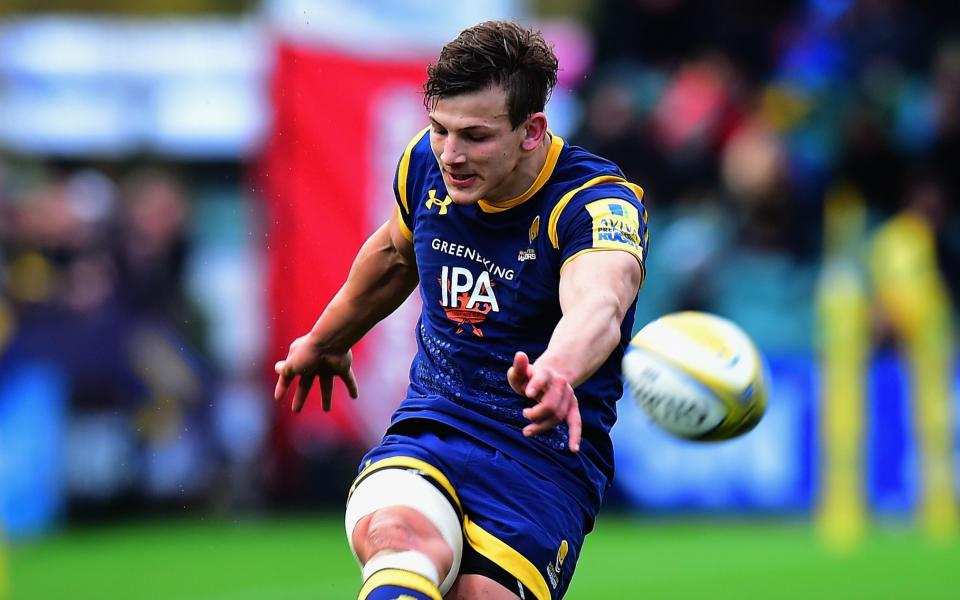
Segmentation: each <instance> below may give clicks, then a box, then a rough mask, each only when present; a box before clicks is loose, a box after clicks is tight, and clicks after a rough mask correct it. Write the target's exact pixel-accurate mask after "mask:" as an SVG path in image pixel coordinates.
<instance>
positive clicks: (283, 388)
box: [273, 375, 292, 402]
mask: <svg viewBox="0 0 960 600" xmlns="http://www.w3.org/2000/svg"><path fill="white" fill-rule="evenodd" d="M290 381H292V378H291V377H285V376H283V375H280V376H279V377H277V387H275V388H273V399H274V400H276V401H277V402H280V401H281V400H283V397H284V396H286V395H287V389H288V388H289V387H290Z"/></svg>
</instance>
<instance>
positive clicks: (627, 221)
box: [586, 198, 642, 253]
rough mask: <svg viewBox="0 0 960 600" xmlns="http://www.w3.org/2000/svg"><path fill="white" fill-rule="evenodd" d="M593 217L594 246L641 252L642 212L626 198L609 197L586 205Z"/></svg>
mask: <svg viewBox="0 0 960 600" xmlns="http://www.w3.org/2000/svg"><path fill="white" fill-rule="evenodd" d="M586 209H587V212H589V213H590V216H591V217H592V219H593V247H594V248H614V249H619V250H627V251H630V252H634V253H639V252H641V251H642V250H641V249H642V245H641V242H640V214H639V211H638V210H637V207H636V206H634V205H632V204H630V203H629V202H627V201H626V200H621V199H618V198H607V199H605V200H597V201H595V202H591V203H590V204H587V206H586Z"/></svg>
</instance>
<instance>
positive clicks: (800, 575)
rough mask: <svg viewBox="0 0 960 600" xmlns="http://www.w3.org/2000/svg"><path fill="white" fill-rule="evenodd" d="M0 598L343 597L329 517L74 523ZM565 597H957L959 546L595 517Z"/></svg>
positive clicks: (20, 557) (29, 548)
mask: <svg viewBox="0 0 960 600" xmlns="http://www.w3.org/2000/svg"><path fill="white" fill-rule="evenodd" d="M9 567H10V577H11V581H10V584H11V585H10V594H11V595H10V597H9V600H47V599H51V600H52V599H68V600H88V599H89V600H94V599H95V600H109V599H114V598H116V599H122V600H135V599H144V600H148V599H156V600H267V599H269V600H294V599H298V600H299V599H307V598H311V599H350V598H354V597H355V594H356V591H357V589H358V585H359V581H358V578H359V575H358V569H357V568H356V566H355V564H354V562H353V558H352V557H351V556H350V553H349V550H348V549H347V547H346V546H345V542H344V540H343V530H342V520H341V519H340V517H339V516H337V517H333V516H331V517H329V518H305V519H300V520H263V521H238V522H224V521H188V522H184V521H177V522H152V523H146V524H129V525H112V526H109V527H99V528H87V529H74V530H68V531H65V532H62V533H59V534H56V535H54V536H52V537H49V538H47V539H44V540H41V541H39V542H34V543H30V544H24V545H18V546H14V547H13V548H12V550H11V553H10V556H9ZM567 598H569V599H574V600H578V599H579V600H587V599H590V600H592V599H598V598H599V599H606V598H611V599H620V598H624V599H632V598H638V599H640V598H642V599H645V600H646V599H660V598H698V599H699V598H710V599H711V600H719V599H723V598H731V599H734V598H735V599H737V600H743V599H751V598H763V599H781V598H783V599H790V598H796V599H798V600H799V599H802V600H811V599H814V600H826V599H832V598H843V599H848V598H869V599H871V600H878V599H886V598H889V599H900V598H910V599H911V600H913V599H918V600H922V599H939V598H943V599H947V598H951V599H955V598H960V544H958V543H953V544H951V545H940V546H935V545H931V544H928V543H927V542H925V541H924V540H923V539H922V538H921V537H920V535H919V534H917V533H916V532H914V531H913V530H911V529H906V528H900V529H892V528H878V529H875V530H874V531H873V532H872V533H871V534H870V535H869V537H868V538H867V539H866V540H865V542H864V544H863V546H862V547H861V548H860V550H859V551H857V552H856V553H853V554H850V555H847V556H843V557H839V556H833V555H830V554H828V553H826V552H825V551H824V550H823V549H822V548H821V547H820V545H819V544H818V543H817V540H816V539H815V537H814V535H813V533H812V530H811V528H810V527H809V526H808V525H805V524H796V523H770V522H763V523H757V522H750V521H743V522H737V523H733V522H719V523H718V522H714V521H698V522H690V521H685V522H677V523H664V522H660V521H646V520H635V519H629V518H623V517H617V516H610V515H601V520H600V522H599V523H598V527H597V530H596V531H595V532H594V533H593V534H591V535H590V536H589V537H588V538H587V544H586V548H585V550H584V555H583V557H582V558H581V560H580V564H579V565H578V567H577V572H576V575H575V576H574V579H573V585H572V587H571V589H570V592H569V593H568V594H567Z"/></svg>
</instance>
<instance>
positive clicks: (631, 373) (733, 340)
mask: <svg viewBox="0 0 960 600" xmlns="http://www.w3.org/2000/svg"><path fill="white" fill-rule="evenodd" d="M623 378H624V382H625V383H626V385H627V389H628V390H629V395H630V396H632V397H633V399H634V400H635V401H636V402H637V404H639V405H640V407H641V408H642V409H643V410H644V412H645V413H646V414H647V415H648V416H649V417H650V419H651V420H652V421H653V422H654V423H656V424H657V425H658V426H660V427H661V428H662V429H664V430H666V431H668V432H669V433H672V434H674V435H676V436H679V437H681V438H685V439H689V440H726V439H730V438H734V437H737V436H739V435H743V434H744V433H746V432H748V431H750V430H751V429H753V428H754V427H755V426H756V425H757V423H759V422H760V419H761V417H763V413H764V410H765V409H766V405H767V389H766V384H765V381H764V368H763V360H762V358H761V356H760V353H759V352H758V351H757V348H756V346H755V345H754V343H753V341H752V340H751V339H750V337H749V336H748V335H747V334H746V333H745V332H744V331H743V330H742V329H741V328H740V327H739V326H737V325H736V324H734V323H732V322H731V321H728V320H727V319H724V318H721V317H718V316H716V315H712V314H708V313H703V312H693V311H688V312H678V313H672V314H668V315H665V316H663V317H660V318H659V319H656V320H655V321H652V322H650V323H649V324H647V325H646V326H644V327H643V329H641V330H640V331H639V332H637V334H636V335H635V336H634V338H633V339H632V340H631V341H630V344H629V346H628V347H627V351H626V353H625V354H624V357H623Z"/></svg>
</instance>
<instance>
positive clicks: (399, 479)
mask: <svg viewBox="0 0 960 600" xmlns="http://www.w3.org/2000/svg"><path fill="white" fill-rule="evenodd" d="M427 72H428V79H427V82H426V84H425V85H424V91H425V105H426V106H427V108H428V110H429V120H430V126H429V127H428V128H426V129H424V130H423V131H421V132H420V133H419V134H418V135H417V136H416V137H414V139H413V140H412V141H411V142H410V144H409V145H408V146H407V148H406V150H405V151H404V153H403V155H402V157H401V159H400V163H399V166H398V168H397V173H396V178H395V181H394V193H395V195H396V198H397V204H398V209H397V212H396V213H395V215H394V216H393V217H392V218H391V219H390V220H389V221H388V222H387V223H385V224H384V225H383V226H382V227H380V229H378V230H377V231H376V232H375V233H374V234H373V235H372V236H371V237H370V238H369V239H368V240H367V242H366V243H365V244H364V245H363V247H362V248H361V249H360V251H359V253H358V255H357V258H356V260H355V262H354V264H353V267H352V269H351V271H350V274H349V276H348V277H347V281H346V283H344V285H343V287H342V288H341V289H340V291H339V292H338V293H337V295H336V296H335V297H334V298H333V300H331V302H330V304H329V305H328V306H327V307H326V309H325V310H324V311H323V313H322V314H321V315H320V318H319V319H318V320H317V322H316V324H315V325H314V326H313V328H312V329H311V330H310V331H309V332H308V333H307V334H306V335H304V336H302V337H300V338H298V339H297V340H295V341H294V342H293V343H292V344H291V346H290V352H289V354H288V355H287V358H286V359H285V360H282V361H280V362H278V363H277V365H276V371H277V374H278V375H279V379H278V381H277V387H276V392H275V395H276V398H277V399H278V400H280V399H282V398H283V397H284V395H285V394H286V392H287V390H288V388H290V387H291V386H292V385H293V383H294V381H295V380H296V378H297V377H299V382H298V383H297V385H296V386H295V391H294V397H293V410H294V411H299V410H301V409H302V407H303V404H304V402H305V400H306V398H307V393H308V392H309V390H310V387H311V384H312V383H313V381H314V379H319V381H320V393H321V399H322V404H323V408H324V410H328V409H329V406H330V398H331V390H332V387H333V379H334V378H340V379H341V380H343V382H344V383H345V384H346V386H347V389H348V390H349V392H350V395H351V396H353V397H356V396H357V382H356V380H355V378H354V374H353V371H352V369H351V366H350V365H351V354H350V348H351V347H352V346H353V345H354V344H355V343H356V342H357V341H358V340H359V339H360V338H361V337H362V336H363V335H364V334H365V333H366V332H367V331H368V330H369V329H370V328H371V327H372V326H373V325H374V324H375V323H377V322H378V321H379V320H380V319H382V318H384V317H385V316H386V315H388V314H389V313H391V312H392V311H393V310H395V309H396V308H397V307H398V306H399V305H400V304H401V303H402V302H403V300H404V299H405V298H406V297H407V296H408V295H409V294H410V293H411V292H412V291H413V290H414V288H416V287H417V284H418V283H419V289H420V295H421V298H422V300H423V310H422V313H421V316H420V320H419V322H418V324H417V329H416V336H417V344H418V352H417V355H416V357H415V359H414V361H413V365H412V368H411V371H410V387H409V390H408V392H407V397H406V399H405V400H404V401H403V402H402V403H401V405H400V407H399V408H398V409H397V411H396V413H395V414H394V416H393V419H392V422H391V425H390V427H389V429H388V430H387V432H386V435H385V437H384V438H383V441H382V443H381V445H380V446H378V447H376V448H374V449H373V450H371V451H370V453H369V454H368V455H367V456H366V457H365V459H364V461H363V464H362V465H361V471H360V474H359V475H358V477H357V479H356V480H355V482H354V484H353V486H352V487H351V489H350V493H349V499H348V501H347V510H346V527H347V536H348V538H349V541H350V546H351V548H352V550H353V552H354V554H355V555H356V557H357V559H358V561H359V562H360V563H361V565H363V569H362V571H363V580H364V582H363V584H362V587H361V590H360V598H368V599H371V600H375V599H381V598H391V599H393V598H397V597H402V598H417V599H421V598H424V599H426V598H430V599H434V600H436V599H439V598H441V597H442V596H444V595H445V596H446V597H447V598H517V597H520V598H527V599H533V598H536V599H538V600H545V599H547V598H560V597H562V596H563V594H564V593H565V591H566V589H567V586H568V585H569V583H570V578H571V576H572V574H573V569H574V565H575V564H576V561H577V558H578V555H579V552H580V548H581V546H582V544H583V538H584V536H585V535H586V534H587V533H588V532H589V531H590V530H591V529H592V527H593V522H594V518H595V516H596V514H597V511H598V510H599V508H600V505H601V502H602V500H603V495H604V492H605V491H606V489H607V487H608V486H609V484H610V480H611V478H612V476H613V450H612V447H611V443H610V438H609V431H610V428H611V427H612V426H613V423H614V421H615V420H616V408H615V402H616V400H617V399H618V398H620V396H621V393H622V383H621V381H620V360H621V358H622V355H623V349H624V347H625V344H626V343H627V342H628V341H629V336H630V332H631V328H632V324H633V312H634V306H635V302H636V296H637V291H638V290H639V288H640V284H641V282H642V280H643V273H644V271H643V260H644V253H645V247H646V214H645V211H644V208H643V205H642V203H641V196H642V190H640V188H639V187H637V186H635V185H633V184H631V183H629V182H627V181H626V180H624V178H623V175H622V174H621V172H620V170H619V169H618V168H617V167H616V166H615V165H614V164H612V163H610V162H609V161H606V160H604V159H602V158H599V157H597V156H594V155H592V154H589V153H587V152H586V151H584V150H582V149H580V148H576V147H572V146H569V145H568V144H566V143H565V142H564V141H563V140H562V139H561V138H559V137H557V136H556V135H553V134H552V133H551V132H549V131H548V130H547V119H546V116H545V115H544V113H543V109H544V105H545V103H546V100H547V98H548V97H549V95H550V92H551V91H552V89H553V86H554V85H555V84H556V73H557V59H556V57H555V56H554V54H553V51H552V50H551V48H550V47H549V46H548V45H547V44H546V43H545V42H544V40H543V38H542V37H541V36H540V34H539V33H537V32H534V31H530V30H528V29H525V28H523V27H521V26H519V25H517V24H515V23H509V22H487V23H482V24H480V25H477V26H474V27H472V28H470V29H467V30H465V31H463V32H462V33H461V34H460V36H459V37H457V39H455V40H453V41H452V42H450V43H449V44H447V45H446V46H445V47H444V48H443V50H442V51H441V53H440V57H439V59H438V60H437V62H436V63H435V64H433V65H431V66H430V67H429V68H428V71H427ZM600 250H603V252H600Z"/></svg>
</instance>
